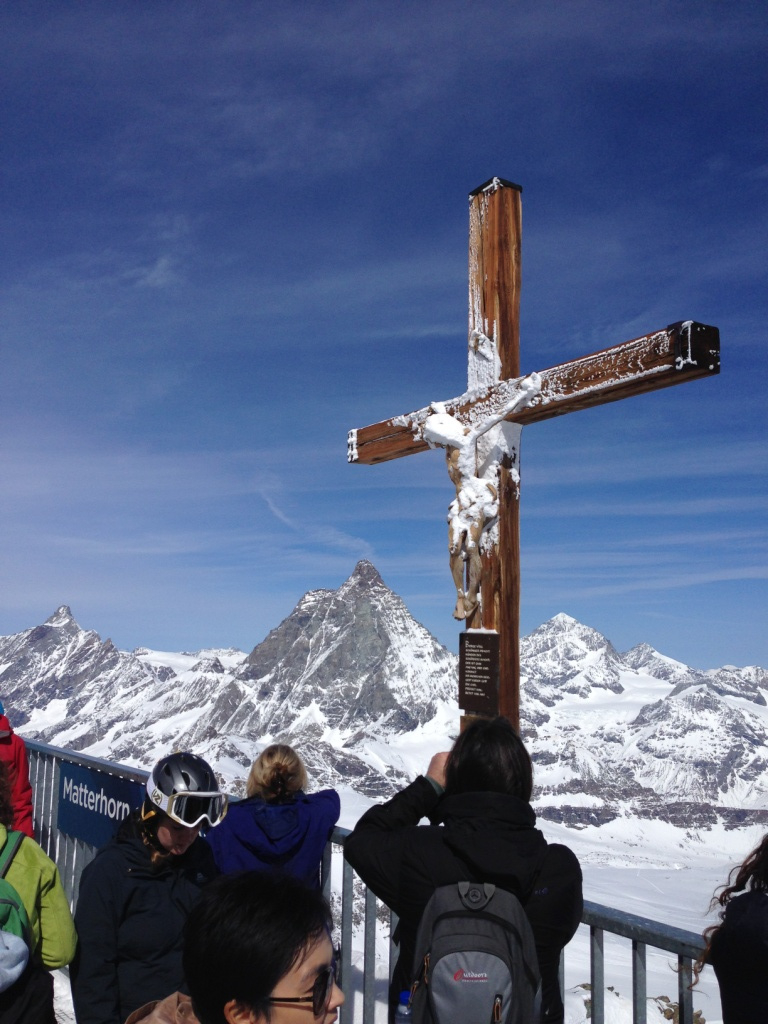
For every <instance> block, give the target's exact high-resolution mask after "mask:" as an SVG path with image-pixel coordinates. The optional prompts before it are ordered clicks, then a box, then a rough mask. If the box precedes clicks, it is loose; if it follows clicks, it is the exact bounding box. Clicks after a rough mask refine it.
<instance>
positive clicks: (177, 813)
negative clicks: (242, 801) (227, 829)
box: [149, 789, 227, 828]
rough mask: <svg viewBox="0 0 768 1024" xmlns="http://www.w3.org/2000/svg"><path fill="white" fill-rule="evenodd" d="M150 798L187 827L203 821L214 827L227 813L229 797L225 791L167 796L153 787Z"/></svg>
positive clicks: (192, 826) (170, 816) (169, 815)
mask: <svg viewBox="0 0 768 1024" xmlns="http://www.w3.org/2000/svg"><path fill="white" fill-rule="evenodd" d="M149 799H150V800H151V801H152V803H153V804H154V805H155V806H156V807H159V808H160V810H161V811H165V813H166V814H167V815H168V817H169V818H172V819H173V820H174V821H176V822H178V823H179V825H185V826H186V827H187V828H194V827H195V826H196V825H201V824H202V823H203V821H207V822H208V824H209V825H210V826H211V828H213V826H214V825H218V824H219V822H220V821H222V820H223V818H224V815H225V814H226V813H227V797H226V794H224V793H218V792H212V793H171V795H170V796H167V795H166V794H165V793H161V792H160V790H159V789H153V790H152V792H151V793H150V794H149Z"/></svg>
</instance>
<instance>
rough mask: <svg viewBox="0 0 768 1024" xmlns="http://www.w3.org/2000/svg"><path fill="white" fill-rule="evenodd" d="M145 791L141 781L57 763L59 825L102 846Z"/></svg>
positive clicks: (138, 804)
mask: <svg viewBox="0 0 768 1024" xmlns="http://www.w3.org/2000/svg"><path fill="white" fill-rule="evenodd" d="M145 794H146V790H145V788H144V786H143V785H142V784H141V783H140V782H132V781H131V780H130V779H121V778H119V777H118V776H116V775H108V774H107V773H106V772H97V771H94V770H93V769H91V768H82V767H81V766H80V765H76V764H59V812H58V826H59V829H60V831H62V832H65V833H66V834H67V835H68V836H73V837H74V838H75V839H82V840H84V841H85V842H86V843H92V844H93V845H94V846H103V845H104V843H106V842H108V840H109V839H111V837H112V836H113V835H114V834H115V832H116V831H117V826H118V825H119V824H120V822H121V821H122V820H123V818H126V817H127V816H128V815H129V814H130V813H131V811H133V810H134V809H135V808H137V807H139V806H140V805H141V802H142V800H143V799H144V796H145Z"/></svg>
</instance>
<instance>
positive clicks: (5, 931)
mask: <svg viewBox="0 0 768 1024" xmlns="http://www.w3.org/2000/svg"><path fill="white" fill-rule="evenodd" d="M23 841H24V833H23V832H9V833H8V838H7V840H6V842H5V846H4V847H3V849H2V851H0V992H5V990H6V989H8V988H10V987H11V985H13V983H14V982H16V981H18V979H19V978H20V977H21V975H22V974H23V973H24V970H25V968H26V966H27V964H28V962H29V958H30V956H31V955H32V929H31V927H30V924H29V917H28V916H27V911H26V909H25V907H24V904H23V903H22V900H21V896H19V894H18V893H17V892H16V890H15V889H14V887H13V886H12V885H11V883H10V882H9V881H8V879H7V878H6V877H5V875H6V873H7V871H8V868H9V867H10V866H11V861H12V860H13V858H14V857H15V855H16V851H17V850H18V848H19V847H20V846H21V844H22V842H23Z"/></svg>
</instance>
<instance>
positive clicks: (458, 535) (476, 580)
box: [445, 447, 499, 619]
mask: <svg viewBox="0 0 768 1024" xmlns="http://www.w3.org/2000/svg"><path fill="white" fill-rule="evenodd" d="M461 454H462V453H461V449H460V448H450V447H449V448H446V451H445V457H446V462H447V464H448V475H449V476H450V478H451V480H452V481H453V483H454V485H455V486H456V497H455V498H454V500H453V501H452V502H451V504H450V506H449V507H448V553H449V556H450V565H451V575H452V576H453V582H454V584H455V585H456V607H455V608H454V610H453V617H454V619H468V618H469V617H470V616H471V615H472V613H473V612H474V611H475V609H476V608H477V605H478V593H479V590H480V580H481V574H482V559H481V557H480V538H481V536H482V534H483V531H484V530H485V529H486V528H487V527H489V526H491V525H492V524H493V523H494V522H495V521H496V518H497V516H498V508H499V506H498V491H497V490H496V488H495V487H494V485H493V484H492V483H491V482H490V481H488V480H483V479H482V478H481V477H478V476H474V475H473V476H471V477H469V478H468V479H465V478H462V475H461V470H460V468H459V460H460V457H461ZM465 586H466V589H465Z"/></svg>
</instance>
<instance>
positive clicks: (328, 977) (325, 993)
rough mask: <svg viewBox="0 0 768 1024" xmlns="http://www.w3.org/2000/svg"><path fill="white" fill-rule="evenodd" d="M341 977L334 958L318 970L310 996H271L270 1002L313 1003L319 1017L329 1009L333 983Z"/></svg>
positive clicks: (316, 1015)
mask: <svg viewBox="0 0 768 1024" xmlns="http://www.w3.org/2000/svg"><path fill="white" fill-rule="evenodd" d="M338 979H339V962H338V960H336V959H334V960H332V961H331V963H330V964H328V965H327V967H323V968H322V970H320V971H318V974H317V977H316V978H315V980H314V983H313V985H312V994H311V995H308V996H269V998H268V999H267V1002H268V1003H312V1013H313V1014H314V1016H315V1017H319V1016H320V1015H321V1014H323V1013H325V1011H326V1010H327V1009H328V1004H329V1003H330V1001H331V992H332V991H333V983H334V982H335V981H338Z"/></svg>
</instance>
